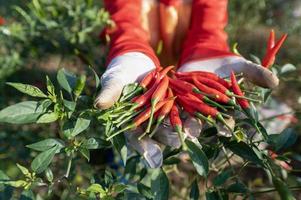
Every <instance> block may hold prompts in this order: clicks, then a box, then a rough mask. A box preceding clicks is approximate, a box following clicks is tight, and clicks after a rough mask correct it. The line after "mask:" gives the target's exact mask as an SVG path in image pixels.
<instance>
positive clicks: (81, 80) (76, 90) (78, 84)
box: [73, 75, 86, 98]
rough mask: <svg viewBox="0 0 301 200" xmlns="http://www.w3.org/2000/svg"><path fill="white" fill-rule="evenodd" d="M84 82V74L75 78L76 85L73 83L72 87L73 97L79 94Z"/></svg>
mask: <svg viewBox="0 0 301 200" xmlns="http://www.w3.org/2000/svg"><path fill="white" fill-rule="evenodd" d="M85 84H86V76H85V75H81V76H80V77H79V79H77V82H76V85H75V88H74V91H73V93H74V95H75V97H76V98H77V97H78V96H79V95H81V93H82V91H83V89H84V87H85Z"/></svg>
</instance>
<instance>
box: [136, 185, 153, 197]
mask: <svg viewBox="0 0 301 200" xmlns="http://www.w3.org/2000/svg"><path fill="white" fill-rule="evenodd" d="M137 189H138V192H139V193H140V194H142V195H143V196H144V197H146V198H148V199H153V198H154V196H153V194H152V191H151V189H150V188H149V187H147V186H146V185H144V184H142V183H138V184H137Z"/></svg>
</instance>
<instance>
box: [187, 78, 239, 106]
mask: <svg viewBox="0 0 301 200" xmlns="http://www.w3.org/2000/svg"><path fill="white" fill-rule="evenodd" d="M193 82H194V84H195V85H196V86H197V87H198V89H199V90H200V91H202V92H205V93H206V94H209V95H211V96H212V97H213V98H214V99H216V101H218V102H220V103H225V104H230V105H235V102H233V100H232V99H230V98H229V97H227V96H226V95H225V94H223V93H221V92H220V91H218V90H216V89H213V88H210V87H208V86H206V85H204V84H202V83H201V82H199V81H198V80H197V79H196V78H195V77H193Z"/></svg>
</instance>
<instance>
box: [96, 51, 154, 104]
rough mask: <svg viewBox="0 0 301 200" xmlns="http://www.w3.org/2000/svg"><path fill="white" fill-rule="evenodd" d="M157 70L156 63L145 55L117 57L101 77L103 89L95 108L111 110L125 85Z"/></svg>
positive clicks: (135, 53) (127, 54) (133, 53)
mask: <svg viewBox="0 0 301 200" xmlns="http://www.w3.org/2000/svg"><path fill="white" fill-rule="evenodd" d="M155 68H156V66H155V64H154V62H153V61H152V60H151V59H150V58H149V57H148V56H146V55H145V54H143V53H139V52H129V53H125V54H123V55H120V56H117V57H115V58H114V59H113V60H112V61H111V62H110V64H109V65H108V67H107V69H106V71H105V73H104V74H103V75H102V77H101V86H102V89H101V91H100V93H99V95H98V96H97V98H96V100H95V102H94V104H95V106H96V107H98V108H100V109H107V108H110V107H111V106H112V105H113V104H114V103H115V102H116V101H117V100H118V99H119V97H120V95H121V92H122V89H123V87H124V86H125V85H127V84H130V83H134V82H135V81H137V80H139V79H142V78H143V77H144V76H145V75H146V74H147V73H148V72H150V71H151V70H153V69H155Z"/></svg>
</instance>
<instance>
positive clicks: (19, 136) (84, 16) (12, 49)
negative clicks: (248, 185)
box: [0, 0, 301, 199]
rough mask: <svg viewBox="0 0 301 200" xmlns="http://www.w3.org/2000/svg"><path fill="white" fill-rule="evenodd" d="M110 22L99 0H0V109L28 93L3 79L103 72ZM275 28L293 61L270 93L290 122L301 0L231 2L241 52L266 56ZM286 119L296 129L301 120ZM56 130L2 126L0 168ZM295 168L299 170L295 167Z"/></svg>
mask: <svg viewBox="0 0 301 200" xmlns="http://www.w3.org/2000/svg"><path fill="white" fill-rule="evenodd" d="M109 23H110V21H109V15H108V13H106V12H105V10H103V9H102V3H101V1H100V0H0V109H2V108H4V107H6V106H7V105H8V104H12V103H14V102H17V101H20V99H24V98H25V97H23V96H22V95H21V94H20V93H18V92H17V91H16V90H13V89H11V88H9V87H8V86H7V85H5V82H6V81H11V82H22V83H28V84H33V85H36V86H38V87H40V88H45V85H44V83H45V76H46V75H49V76H50V77H53V76H55V72H56V70H57V69H58V67H60V66H62V67H65V68H67V69H69V70H71V71H73V72H75V73H77V74H78V73H86V70H85V69H86V68H87V66H88V65H91V66H93V67H94V68H95V69H97V71H98V73H99V74H101V72H102V71H103V69H104V62H105V56H106V52H107V47H106V46H105V45H104V43H102V42H101V41H100V40H99V37H98V35H99V33H100V32H101V30H102V29H103V27H104V26H106V25H107V24H109ZM272 28H273V29H274V30H275V32H276V36H277V37H280V36H281V34H283V33H288V35H289V37H288V40H287V41H286V42H285V44H284V46H283V48H282V49H281V51H280V53H279V56H278V58H277V64H279V66H282V65H285V64H287V63H291V64H293V65H294V66H295V67H296V70H294V71H291V72H290V71H288V72H287V73H288V75H287V76H285V77H283V78H281V83H280V87H279V88H278V89H277V90H276V91H275V92H274V94H273V95H274V97H275V98H276V99H277V100H279V101H282V102H285V103H287V104H288V105H289V106H290V107H291V108H293V110H294V111H295V114H296V119H295V122H296V120H297V121H300V119H301V115H300V105H301V97H300V95H301V93H300V90H301V79H300V67H301V53H300V52H301V1H300V0H248V1H241V0H230V1H229V25H228V27H227V32H228V33H229V43H230V45H231V46H232V45H234V44H235V43H238V47H237V48H238V50H239V52H240V53H241V54H242V55H243V56H245V57H246V58H248V59H253V58H254V55H255V56H258V57H259V58H262V57H263V55H264V51H265V47H266V41H267V38H268V35H269V31H270V29H272ZM87 92H89V91H87ZM291 126H293V127H294V128H295V129H294V130H295V131H296V132H297V133H298V134H299V135H300V130H301V126H300V124H299V123H293V124H292V125H291ZM55 130H56V127H55V126H53V127H50V128H49V127H48V126H45V127H43V126H40V125H39V126H36V125H30V126H12V125H5V126H4V125H1V126H0V169H1V170H3V171H5V172H6V173H7V175H9V176H10V177H12V178H14V177H18V176H20V172H19V170H18V169H17V167H16V165H15V163H22V164H23V165H25V166H27V163H28V162H29V161H28V160H27V159H28V158H30V157H31V156H32V155H31V154H30V152H29V150H28V149H27V148H25V145H26V144H30V143H33V142H36V141H38V140H40V139H42V138H45V137H51V136H52V135H55V134H57V133H56V131H55ZM298 144H300V139H299V141H298V142H296V145H294V146H293V147H291V150H292V152H294V153H295V154H296V156H295V160H296V161H299V162H301V157H300V156H297V155H298V154H299V153H301V147H300V145H298ZM103 160H105V158H101V157H99V158H98V160H97V161H93V159H92V161H91V162H92V166H93V164H95V166H99V163H100V164H101V163H102V162H104V161H103ZM93 162H95V163H93ZM78 163H79V164H80V165H81V168H82V170H85V169H87V170H88V169H89V168H90V167H91V165H87V163H86V162H85V161H84V160H83V161H78ZM300 168H301V166H298V163H297V167H296V169H300ZM85 172H86V173H79V174H78V175H77V176H76V177H75V179H74V181H75V182H76V183H78V184H79V183H81V182H82V181H83V180H84V179H85V177H83V176H85V175H86V176H88V174H87V171H85ZM292 173H293V174H294V175H297V177H301V171H300V170H299V171H298V170H295V171H294V172H292ZM260 179H261V176H258V178H257V179H255V180H253V181H257V182H256V184H259V185H260V184H261V182H262V181H261V182H260ZM293 181H295V180H293ZM299 181H300V180H299ZM254 184H255V183H254ZM61 198H62V199H64V196H63V195H62V196H61ZM0 199H1V197H0ZM270 199H273V197H270Z"/></svg>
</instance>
